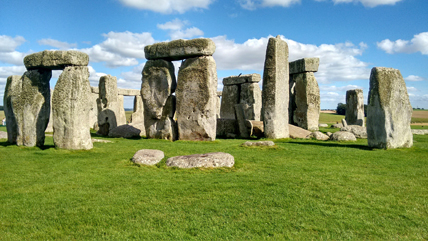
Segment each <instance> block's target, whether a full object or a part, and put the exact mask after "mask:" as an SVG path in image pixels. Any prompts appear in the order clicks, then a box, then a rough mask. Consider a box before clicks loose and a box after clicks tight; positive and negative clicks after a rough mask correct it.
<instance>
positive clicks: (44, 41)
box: [37, 38, 77, 49]
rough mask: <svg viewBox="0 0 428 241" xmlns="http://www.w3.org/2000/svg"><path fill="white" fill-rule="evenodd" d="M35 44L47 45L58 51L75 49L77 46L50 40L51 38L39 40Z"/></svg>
mask: <svg viewBox="0 0 428 241" xmlns="http://www.w3.org/2000/svg"><path fill="white" fill-rule="evenodd" d="M37 43H39V44H40V45H48V46H51V47H54V48H58V49H71V48H76V47H77V44H75V43H73V44H70V43H67V42H61V41H58V40H55V39H51V38H47V39H41V40H39V41H37Z"/></svg>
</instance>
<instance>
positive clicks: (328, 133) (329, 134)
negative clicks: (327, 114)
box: [325, 132, 333, 137]
mask: <svg viewBox="0 0 428 241" xmlns="http://www.w3.org/2000/svg"><path fill="white" fill-rule="evenodd" d="M325 134H326V135H327V136H328V137H331V136H332V135H333V133H331V132H326V133H325Z"/></svg>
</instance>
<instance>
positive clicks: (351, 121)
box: [345, 89, 365, 126]
mask: <svg viewBox="0 0 428 241" xmlns="http://www.w3.org/2000/svg"><path fill="white" fill-rule="evenodd" d="M345 120H346V123H348V125H360V126H365V118H364V97H363V90H362V89H355V90H348V91H346V114H345Z"/></svg>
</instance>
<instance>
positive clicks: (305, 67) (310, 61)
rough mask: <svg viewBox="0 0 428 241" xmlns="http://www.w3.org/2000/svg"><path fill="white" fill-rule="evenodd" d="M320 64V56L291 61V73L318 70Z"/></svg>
mask: <svg viewBox="0 0 428 241" xmlns="http://www.w3.org/2000/svg"><path fill="white" fill-rule="evenodd" d="M319 64H320V59H319V58H303V59H299V60H296V61H293V62H290V63H289V66H290V74H300V73H305V72H317V71H318V66H319Z"/></svg>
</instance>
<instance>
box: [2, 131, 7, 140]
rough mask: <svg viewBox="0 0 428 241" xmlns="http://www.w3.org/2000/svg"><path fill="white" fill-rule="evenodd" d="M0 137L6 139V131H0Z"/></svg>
mask: <svg viewBox="0 0 428 241" xmlns="http://www.w3.org/2000/svg"><path fill="white" fill-rule="evenodd" d="M0 139H7V132H5V131H0Z"/></svg>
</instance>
